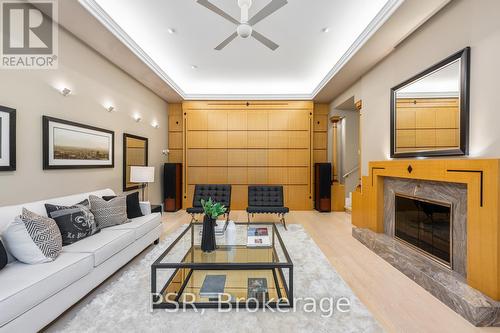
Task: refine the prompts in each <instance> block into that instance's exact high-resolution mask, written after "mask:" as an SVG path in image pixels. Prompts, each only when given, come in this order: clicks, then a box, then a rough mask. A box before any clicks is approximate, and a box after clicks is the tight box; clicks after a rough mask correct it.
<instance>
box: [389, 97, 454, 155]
mask: <svg viewBox="0 0 500 333" xmlns="http://www.w3.org/2000/svg"><path fill="white" fill-rule="evenodd" d="M459 124H460V114H459V100H458V98H398V99H397V102H396V144H397V146H396V151H397V152H405V151H415V150H428V149H433V148H434V149H436V148H437V149H451V148H457V147H458V146H459V143H460V138H459V135H460V131H459Z"/></svg>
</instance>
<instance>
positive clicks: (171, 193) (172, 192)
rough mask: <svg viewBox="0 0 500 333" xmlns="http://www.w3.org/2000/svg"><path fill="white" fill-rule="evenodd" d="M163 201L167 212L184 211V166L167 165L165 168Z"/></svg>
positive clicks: (178, 164)
mask: <svg viewBox="0 0 500 333" xmlns="http://www.w3.org/2000/svg"><path fill="white" fill-rule="evenodd" d="M163 199H164V205H163V207H164V209H165V211H166V212H176V211H178V210H179V209H182V164H181V163H165V165H164V167H163Z"/></svg>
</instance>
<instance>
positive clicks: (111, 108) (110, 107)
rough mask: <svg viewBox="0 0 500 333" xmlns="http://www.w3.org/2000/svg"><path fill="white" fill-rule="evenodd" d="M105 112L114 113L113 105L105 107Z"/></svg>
mask: <svg viewBox="0 0 500 333" xmlns="http://www.w3.org/2000/svg"><path fill="white" fill-rule="evenodd" d="M106 111H108V112H109V113H111V112H113V111H115V107H114V106H113V105H110V106H108V107H106Z"/></svg>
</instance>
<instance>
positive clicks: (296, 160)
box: [287, 149, 310, 167]
mask: <svg viewBox="0 0 500 333" xmlns="http://www.w3.org/2000/svg"><path fill="white" fill-rule="evenodd" d="M309 158H310V157H309V150H308V149H289V150H288V157H287V160H288V166H290V167H301V166H309Z"/></svg>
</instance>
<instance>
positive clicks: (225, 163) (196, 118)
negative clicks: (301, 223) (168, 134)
mask: <svg viewBox="0 0 500 333" xmlns="http://www.w3.org/2000/svg"><path fill="white" fill-rule="evenodd" d="M182 109H183V116H184V124H185V157H184V158H185V159H184V171H185V180H186V181H185V184H184V191H185V199H184V205H185V206H186V207H190V206H191V204H192V197H193V192H194V185H195V184H203V183H219V184H232V185H233V186H232V203H231V206H232V207H231V208H232V209H245V208H246V207H247V200H248V198H247V191H248V185H251V184H282V185H284V190H285V203H286V205H287V206H288V207H289V208H290V209H293V210H309V209H311V208H312V200H311V196H312V186H311V182H312V172H311V171H312V170H311V166H312V158H313V157H312V155H313V154H312V149H311V147H312V144H311V142H312V136H313V131H312V128H313V125H312V123H313V104H312V102H302V101H290V102H288V101H279V102H270V101H265V102H264V101H262V102H257V101H252V102H248V103H247V102H241V101H223V102H216V101H213V102H198V101H196V102H194V101H193V102H184V103H183V105H182Z"/></svg>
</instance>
